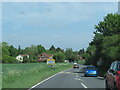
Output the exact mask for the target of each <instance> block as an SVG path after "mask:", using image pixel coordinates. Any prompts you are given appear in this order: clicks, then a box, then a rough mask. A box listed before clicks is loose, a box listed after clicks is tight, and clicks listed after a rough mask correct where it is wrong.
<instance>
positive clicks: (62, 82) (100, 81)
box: [31, 65, 105, 89]
mask: <svg viewBox="0 0 120 90" xmlns="http://www.w3.org/2000/svg"><path fill="white" fill-rule="evenodd" d="M83 67H84V66H83V65H80V68H78V69H69V70H66V71H63V72H60V73H59V74H56V75H54V76H52V77H50V78H48V79H46V80H44V81H42V82H40V83H38V84H37V85H35V86H33V87H32V88H31V89H33V88H104V87H105V85H104V83H105V80H104V78H102V77H99V76H98V77H84V75H83V73H82V68H83Z"/></svg>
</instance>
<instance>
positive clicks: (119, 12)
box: [118, 1, 120, 14]
mask: <svg viewBox="0 0 120 90" xmlns="http://www.w3.org/2000/svg"><path fill="white" fill-rule="evenodd" d="M118 14H120V1H119V2H118Z"/></svg>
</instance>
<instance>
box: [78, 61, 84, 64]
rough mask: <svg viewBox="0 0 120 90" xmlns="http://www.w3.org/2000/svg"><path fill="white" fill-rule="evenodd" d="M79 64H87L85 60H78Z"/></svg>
mask: <svg viewBox="0 0 120 90" xmlns="http://www.w3.org/2000/svg"><path fill="white" fill-rule="evenodd" d="M77 63H79V64H84V63H85V61H84V60H78V62H77Z"/></svg>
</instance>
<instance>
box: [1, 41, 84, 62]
mask: <svg viewBox="0 0 120 90" xmlns="http://www.w3.org/2000/svg"><path fill="white" fill-rule="evenodd" d="M0 49H1V51H2V56H1V59H2V63H16V62H17V60H16V56H18V55H20V54H28V55H29V58H26V57H24V58H23V62H25V63H28V62H37V61H38V55H40V54H41V53H46V54H53V55H54V56H53V58H54V59H55V60H56V62H63V61H64V60H69V61H73V62H74V61H75V62H77V61H79V60H80V55H81V54H82V53H83V52H84V49H81V50H80V51H73V50H72V48H66V50H64V49H61V48H60V47H58V48H55V47H54V45H52V46H51V47H50V48H49V49H48V50H47V49H45V48H44V46H42V45H37V46H36V45H31V46H30V47H26V48H25V49H21V46H19V47H18V48H15V47H14V46H13V45H9V44H8V43H7V42H2V43H0Z"/></svg>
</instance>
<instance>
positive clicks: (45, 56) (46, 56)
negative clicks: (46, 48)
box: [38, 53, 53, 62]
mask: <svg viewBox="0 0 120 90" xmlns="http://www.w3.org/2000/svg"><path fill="white" fill-rule="evenodd" d="M50 58H51V59H52V58H53V54H46V53H42V54H40V55H38V62H44V61H46V60H47V59H50Z"/></svg>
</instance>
